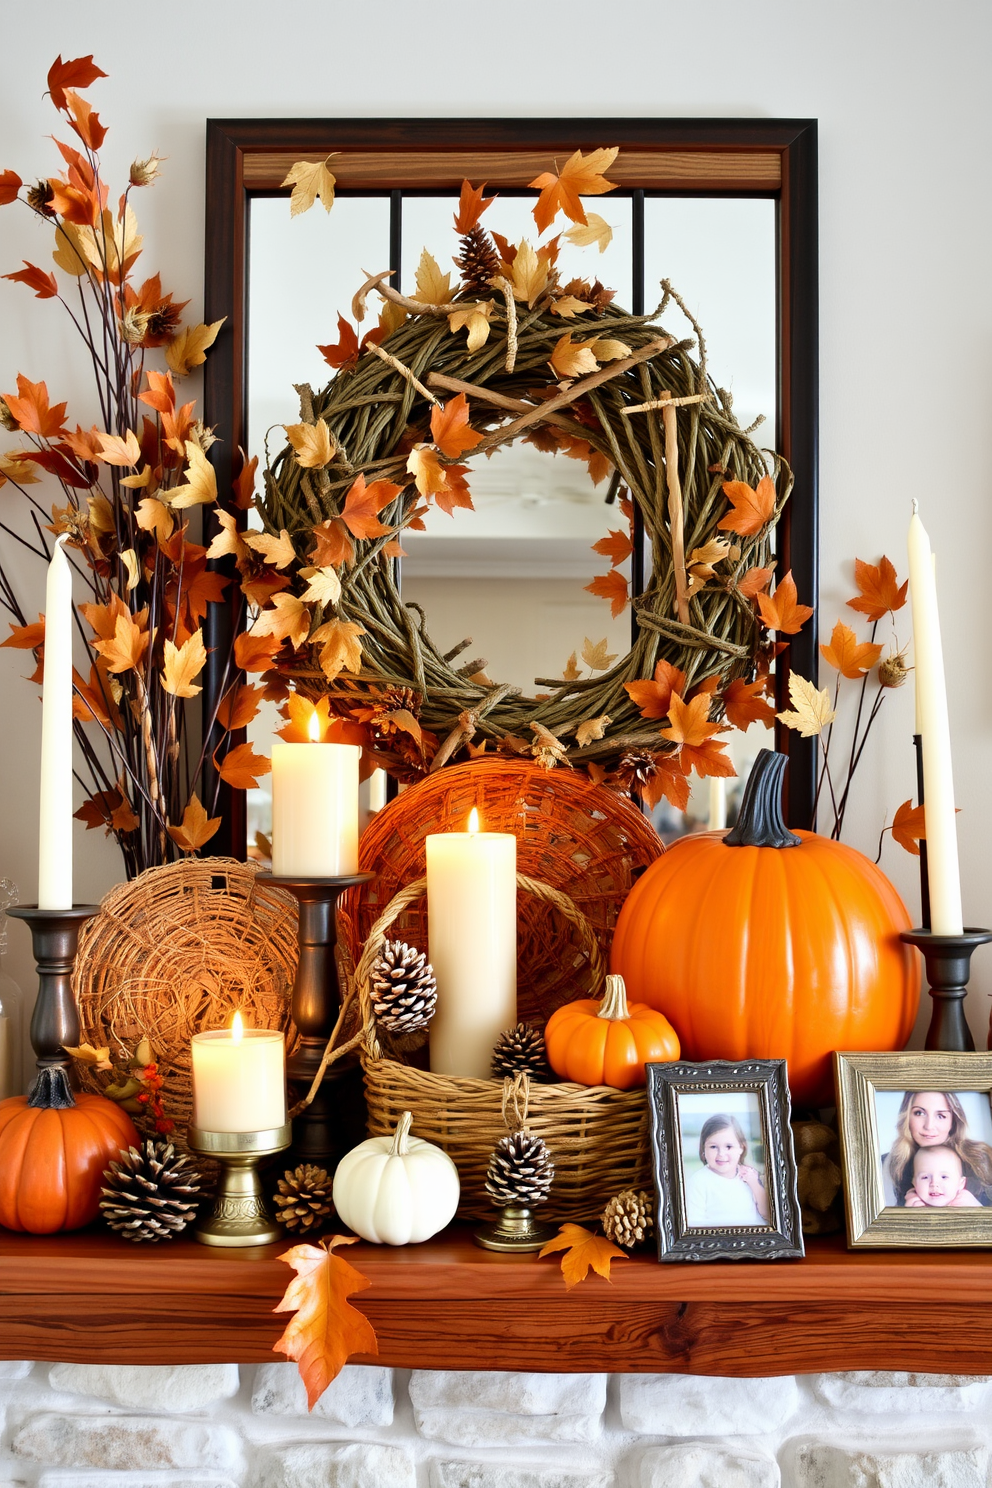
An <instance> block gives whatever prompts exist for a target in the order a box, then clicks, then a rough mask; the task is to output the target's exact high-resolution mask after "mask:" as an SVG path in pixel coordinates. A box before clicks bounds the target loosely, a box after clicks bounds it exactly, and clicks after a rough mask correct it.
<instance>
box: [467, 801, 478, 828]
mask: <svg viewBox="0 0 992 1488" xmlns="http://www.w3.org/2000/svg"><path fill="white" fill-rule="evenodd" d="M468 829H469V831H470V832H471V833H473V834H474V833H476V832H477V831H478V830H479V808H478V807H477V806H473V807H472V810H471V811H470V812H469V814H468Z"/></svg>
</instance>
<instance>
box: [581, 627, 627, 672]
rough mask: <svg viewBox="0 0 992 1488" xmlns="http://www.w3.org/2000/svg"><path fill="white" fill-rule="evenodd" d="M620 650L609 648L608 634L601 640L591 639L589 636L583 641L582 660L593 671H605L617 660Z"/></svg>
mask: <svg viewBox="0 0 992 1488" xmlns="http://www.w3.org/2000/svg"><path fill="white" fill-rule="evenodd" d="M618 655H619V652H616V651H614V652H612V653H611V652H610V651H609V650H608V649H607V639H606V636H604V637H603V639H602V640H601V641H595V642H594V641H591V640H590V639H589V637H588V636H586V638H585V640H584V641H583V642H582V660H583V661H584V662H585V664H586V666H587V667H589V669H590V670H591V671H593V672H605V671H606V670H607V668H608V667H611V666H612V665H613V663H614V662H615V661H616V659H617V656H618Z"/></svg>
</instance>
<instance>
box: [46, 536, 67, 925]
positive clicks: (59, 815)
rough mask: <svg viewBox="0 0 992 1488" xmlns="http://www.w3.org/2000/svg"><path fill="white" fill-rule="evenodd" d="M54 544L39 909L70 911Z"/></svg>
mask: <svg viewBox="0 0 992 1488" xmlns="http://www.w3.org/2000/svg"><path fill="white" fill-rule="evenodd" d="M64 543H65V537H64V536H63V537H60V538H59V539H58V541H57V542H56V544H55V551H54V553H53V554H52V561H51V563H50V564H49V565H48V583H47V586H46V590H45V661H44V674H43V682H42V689H41V696H42V715H41V814H40V819H39V825H38V908H39V909H71V908H72V569H71V568H70V567H69V560H68V558H67V557H66V556H65V553H64V552H63V544H64Z"/></svg>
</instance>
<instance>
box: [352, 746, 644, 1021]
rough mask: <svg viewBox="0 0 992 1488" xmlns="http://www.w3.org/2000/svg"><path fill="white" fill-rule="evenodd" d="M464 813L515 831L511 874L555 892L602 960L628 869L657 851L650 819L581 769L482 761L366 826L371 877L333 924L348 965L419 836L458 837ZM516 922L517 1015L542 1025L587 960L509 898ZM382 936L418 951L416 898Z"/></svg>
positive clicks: (569, 993) (579, 945) (533, 907)
mask: <svg viewBox="0 0 992 1488" xmlns="http://www.w3.org/2000/svg"><path fill="white" fill-rule="evenodd" d="M473 806H477V807H478V809H479V817H480V822H481V826H482V830H483V831H486V832H513V833H514V834H515V836H516V838H517V869H518V872H520V873H524V874H527V875H528V877H530V878H535V879H538V880H540V881H541V882H542V883H546V884H550V885H551V886H552V888H556V889H561V890H562V892H563V893H565V894H567V895H568V896H569V897H570V898H571V899H572V900H573V901H574V903H575V904H576V905H577V907H578V908H579V909H580V910H581V911H582V913H583V914H584V915H585V917H586V919H587V920H588V921H589V922H590V924H591V925H592V927H593V929H594V930H595V932H596V937H597V940H598V942H599V944H600V946H601V948H602V949H603V951H604V953H605V952H607V951H608V950H609V945H610V941H611V939H612V936H613V930H614V927H615V925H616V920H617V915H618V914H619V912H620V906H621V905H622V904H623V901H624V899H625V898H626V897H627V894H628V893H629V892H630V887H631V884H632V883H633V880H634V875H635V872H636V870H637V869H639V868H645V867H647V866H648V864H649V863H652V862H654V860H655V858H657V857H658V856H659V855H660V854H661V852H663V850H664V849H663V847H662V843H661V841H660V840H659V838H658V836H657V833H656V832H655V831H654V829H653V828H652V826H651V824H650V822H648V821H647V820H646V818H645V817H644V816H642V815H641V813H640V812H639V811H638V810H637V808H636V807H635V806H633V805H632V804H631V802H630V801H629V800H628V799H627V798H626V797H624V796H620V795H618V794H617V792H616V791H612V790H610V789H608V787H606V786H602V785H594V784H593V783H592V781H590V779H589V777H588V775H586V774H585V772H582V773H580V772H578V771H572V770H569V769H565V768H559V769H556V770H553V771H547V770H543V769H541V767H540V766H539V765H537V764H536V763H535V762H533V761H528V760H512V759H509V760H508V759H503V758H497V759H492V760H486V759H484V758H483V759H478V760H473V761H471V762H470V763H469V764H465V765H449V766H446V767H445V768H444V769H443V770H439V771H438V772H437V773H436V774H435V775H430V776H428V777H427V779H425V780H422V781H419V782H418V783H417V784H416V785H413V786H411V787H410V788H409V789H408V790H405V791H403V792H402V793H401V794H400V795H399V796H397V797H396V799H395V800H394V801H391V802H390V803H389V805H388V806H386V807H385V808H384V810H382V811H380V812H379V813H378V815H377V816H376V817H375V818H374V819H373V821H372V822H371V824H370V825H369V826H368V827H367V828H366V830H365V832H364V833H363V835H362V843H361V867H362V868H363V869H369V870H371V871H373V872H374V873H375V875H376V877H375V879H374V880H373V882H372V883H370V884H367V885H365V886H364V887H363V888H362V889H361V890H352V891H351V892H350V893H349V894H348V896H347V899H346V901H345V902H344V904H343V915H342V925H341V932H342V937H343V938H344V939H346V940H347V942H348V944H349V946H350V948H351V952H352V955H353V957H354V959H355V960H356V961H357V959H358V956H359V954H360V952H361V947H362V945H363V944H364V943H365V940H366V939H367V937H368V934H369V931H370V930H371V928H372V925H373V923H374V922H375V920H376V919H377V917H378V916H379V915H380V914H381V912H382V910H383V909H384V908H385V906H386V905H387V904H388V903H389V901H390V899H392V898H393V896H394V895H395V894H396V893H397V892H398V891H399V890H400V889H402V888H404V887H405V886H406V885H407V884H409V883H411V882H412V881H413V880H414V879H417V878H421V877H423V875H424V873H425V871H426V855H425V846H424V839H425V838H426V837H427V835H428V833H431V832H457V831H464V830H465V828H466V825H467V823H468V816H469V812H470V811H471V810H472V807H473ZM517 915H518V921H517V924H518V933H517V968H518V970H517V1014H518V1017H519V1018H521V1019H522V1020H523V1021H524V1022H528V1021H529V1022H534V1023H543V1022H544V1020H545V1019H546V1018H547V1017H548V1016H549V1015H550V1014H551V1013H552V1012H554V1010H555V1008H557V1007H560V1006H561V1004H562V1003H564V1002H568V1001H570V1000H571V999H572V998H574V997H576V996H579V995H581V993H582V992H583V991H584V990H585V989H586V987H587V985H588V978H587V976H586V975H585V972H586V967H587V964H588V956H587V954H586V952H585V951H584V950H583V942H582V936H581V934H580V933H579V931H577V930H576V928H575V927H574V926H573V925H570V924H569V922H568V921H567V920H565V919H564V918H563V917H562V916H561V915H559V914H558V913H557V912H556V910H555V909H554V908H553V907H552V906H551V905H549V904H548V903H547V902H545V901H543V900H541V899H538V898H535V897H534V896H532V895H529V894H520V895H518V898H517ZM391 933H392V934H393V936H394V937H395V938H398V939H400V940H404V941H406V942H407V943H408V944H409V945H415V946H417V947H418V949H420V950H426V949H427V899H426V896H424V897H423V898H422V899H420V900H419V901H418V903H416V904H413V905H411V906H410V907H409V909H407V910H405V911H404V912H403V914H402V916H400V917H399V918H398V919H397V921H396V923H395V925H394V927H393V930H392V932H391Z"/></svg>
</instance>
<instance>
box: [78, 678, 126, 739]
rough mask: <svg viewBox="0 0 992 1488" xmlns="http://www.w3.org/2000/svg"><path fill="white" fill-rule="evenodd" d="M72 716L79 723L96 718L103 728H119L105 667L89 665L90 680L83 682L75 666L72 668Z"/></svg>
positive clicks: (115, 706)
mask: <svg viewBox="0 0 992 1488" xmlns="http://www.w3.org/2000/svg"><path fill="white" fill-rule="evenodd" d="M72 716H73V718H77V719H78V720H79V722H80V723H90V722H92V720H93V719H96V721H97V723H100V724H102V725H103V727H104V728H105V729H110V728H116V729H119V728H121V727H122V725H121V715H120V713H119V712H118V709H117V704H116V703H115V702H114V697H113V692H112V691H111V687H110V683H109V681H108V679H107V677H106V669H105V668H104V669H103V674H101V670H100V669H99V668H97V667H95V666H91V667H90V680H89V682H84V681H83V678H82V677H81V676H80V674H79V672H77V671H76V668H75V667H73V669H72Z"/></svg>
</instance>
